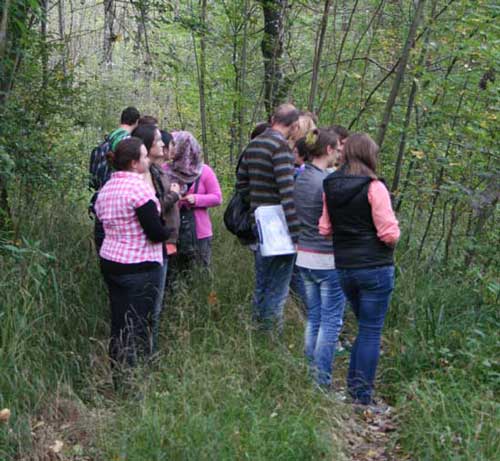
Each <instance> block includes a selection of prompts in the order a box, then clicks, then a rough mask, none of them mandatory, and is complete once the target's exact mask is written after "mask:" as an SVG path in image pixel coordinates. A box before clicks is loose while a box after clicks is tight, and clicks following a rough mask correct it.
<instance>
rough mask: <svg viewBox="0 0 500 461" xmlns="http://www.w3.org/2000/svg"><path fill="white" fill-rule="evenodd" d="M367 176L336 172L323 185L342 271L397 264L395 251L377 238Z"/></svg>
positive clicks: (335, 251)
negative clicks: (394, 255)
mask: <svg viewBox="0 0 500 461" xmlns="http://www.w3.org/2000/svg"><path fill="white" fill-rule="evenodd" d="M371 181H372V179H371V178H370V177H368V176H351V175H346V174H345V173H344V172H343V171H336V172H335V173H332V174H331V175H330V176H328V177H327V178H326V179H325V180H324V182H323V188H324V191H325V195H326V204H327V208H328V213H329V215H330V221H331V224H332V229H333V249H334V253H335V266H336V267H337V268H339V269H354V268H363V267H375V266H387V265H392V264H394V258H393V253H394V249H393V248H392V247H390V246H388V245H386V244H385V243H384V242H382V241H381V240H380V239H379V238H378V237H377V229H376V228H375V224H374V223H373V219H372V209H371V206H370V202H369V201H368V188H369V186H370V183H371Z"/></svg>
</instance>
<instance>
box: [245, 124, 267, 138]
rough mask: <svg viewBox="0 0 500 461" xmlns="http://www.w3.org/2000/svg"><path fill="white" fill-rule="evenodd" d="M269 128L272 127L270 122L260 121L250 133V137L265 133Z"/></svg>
mask: <svg viewBox="0 0 500 461" xmlns="http://www.w3.org/2000/svg"><path fill="white" fill-rule="evenodd" d="M268 128H271V124H270V123H269V122H259V123H257V125H255V128H254V129H253V130H252V132H251V133H250V139H253V138H256V137H257V136H259V135H260V134H262V133H264V131H266V130H267V129H268Z"/></svg>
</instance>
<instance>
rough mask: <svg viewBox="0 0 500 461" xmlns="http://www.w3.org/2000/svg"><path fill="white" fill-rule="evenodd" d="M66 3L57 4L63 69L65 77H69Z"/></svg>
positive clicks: (60, 0) (62, 1)
mask: <svg viewBox="0 0 500 461" xmlns="http://www.w3.org/2000/svg"><path fill="white" fill-rule="evenodd" d="M64 1H65V0H59V2H58V4H57V11H58V16H59V18H58V19H59V39H60V40H61V67H62V72H63V75H64V76H65V77H67V76H68V69H67V65H66V39H65V31H66V21H65V8H64Z"/></svg>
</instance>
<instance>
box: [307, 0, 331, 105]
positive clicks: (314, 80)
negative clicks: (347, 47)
mask: <svg viewBox="0 0 500 461" xmlns="http://www.w3.org/2000/svg"><path fill="white" fill-rule="evenodd" d="M331 3H332V2H331V0H325V8H324V10H323V16H322V18H321V27H320V30H319V33H318V35H317V40H316V46H315V50H314V60H313V68H312V76H311V90H310V92H309V103H308V108H309V110H310V111H311V112H314V99H315V98H316V92H317V90H318V78H319V68H320V67H319V65H320V62H321V54H322V53H323V43H324V41H325V32H326V27H327V25H328V14H329V13H330V6H331Z"/></svg>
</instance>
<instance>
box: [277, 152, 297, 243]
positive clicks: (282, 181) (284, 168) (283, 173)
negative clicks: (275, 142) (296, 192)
mask: <svg viewBox="0 0 500 461" xmlns="http://www.w3.org/2000/svg"><path fill="white" fill-rule="evenodd" d="M272 162H273V172H274V177H275V179H276V184H277V185H278V190H279V194H280V197H281V205H282V206H283V210H284V211H285V217H286V221H287V224H288V230H289V231H290V236H291V237H292V241H293V242H297V240H298V238H299V232H300V221H299V218H298V217H297V212H296V210H295V202H294V200H293V189H294V179H293V178H294V173H295V170H294V167H293V155H292V153H291V152H290V151H289V150H288V147H287V148H286V149H285V148H284V147H281V146H280V150H278V151H277V152H275V153H274V154H273V155H272Z"/></svg>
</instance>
